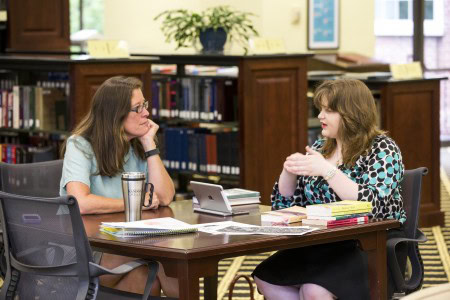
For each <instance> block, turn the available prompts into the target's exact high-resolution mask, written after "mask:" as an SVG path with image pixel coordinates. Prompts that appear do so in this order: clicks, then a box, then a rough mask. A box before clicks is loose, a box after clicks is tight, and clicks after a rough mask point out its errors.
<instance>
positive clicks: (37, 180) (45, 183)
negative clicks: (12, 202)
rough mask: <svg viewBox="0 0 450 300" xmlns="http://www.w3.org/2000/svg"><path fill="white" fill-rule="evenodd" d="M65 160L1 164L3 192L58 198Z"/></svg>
mask: <svg viewBox="0 0 450 300" xmlns="http://www.w3.org/2000/svg"><path fill="white" fill-rule="evenodd" d="M62 168H63V160H62V159H59V160H50V161H45V162H37V163H29V164H7V163H0V174H1V185H0V187H1V191H3V192H6V193H12V194H17V195H23V196H40V197H58V196H59V182H60V180H61V174H62Z"/></svg>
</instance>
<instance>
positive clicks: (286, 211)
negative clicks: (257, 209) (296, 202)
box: [261, 206, 306, 224]
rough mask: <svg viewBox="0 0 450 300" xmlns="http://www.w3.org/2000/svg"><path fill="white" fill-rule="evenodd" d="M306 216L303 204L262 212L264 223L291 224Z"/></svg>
mask: <svg viewBox="0 0 450 300" xmlns="http://www.w3.org/2000/svg"><path fill="white" fill-rule="evenodd" d="M305 218H306V208H305V207H301V206H291V207H288V208H282V209H279V210H272V211H267V212H263V213H261V222H262V223H282V224H290V223H296V222H300V221H301V220H303V219H305Z"/></svg>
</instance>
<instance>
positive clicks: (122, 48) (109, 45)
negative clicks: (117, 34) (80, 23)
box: [87, 40, 130, 58]
mask: <svg viewBox="0 0 450 300" xmlns="http://www.w3.org/2000/svg"><path fill="white" fill-rule="evenodd" d="M87 46H88V52H89V55H90V56H91V57H93V58H124V57H129V56H130V53H129V52H128V45H127V42H125V41H119V40H90V41H88V42H87Z"/></svg>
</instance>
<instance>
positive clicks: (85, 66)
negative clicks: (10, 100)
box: [0, 55, 154, 129]
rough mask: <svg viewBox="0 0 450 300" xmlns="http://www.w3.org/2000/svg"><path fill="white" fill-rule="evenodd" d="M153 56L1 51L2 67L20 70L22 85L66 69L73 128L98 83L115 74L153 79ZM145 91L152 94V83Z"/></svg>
mask: <svg viewBox="0 0 450 300" xmlns="http://www.w3.org/2000/svg"><path fill="white" fill-rule="evenodd" d="M153 61H154V58H150V57H137V58H130V59H86V58H85V57H84V56H67V55H1V56H0V69H1V70H8V71H12V72H15V73H17V78H18V82H17V83H18V84H19V85H33V84H35V83H36V77H37V76H36V74H39V73H45V72H67V74H68V81H69V84H70V97H69V99H67V100H68V105H67V107H68V110H69V112H68V116H69V124H70V126H69V127H70V128H69V129H71V128H72V127H73V125H74V124H76V123H77V122H79V121H80V120H81V118H82V117H83V115H84V114H85V113H86V112H87V111H88V109H89V104H90V101H91V99H92V96H93V95H94V93H95V91H96V89H97V88H98V86H99V85H100V84H101V83H102V82H103V81H105V80H106V79H108V78H109V77H112V76H115V75H124V76H135V77H138V78H139V79H140V80H142V82H144V83H149V82H150V81H151V63H152V62H153ZM143 93H144V95H145V97H150V85H149V84H144V88H143Z"/></svg>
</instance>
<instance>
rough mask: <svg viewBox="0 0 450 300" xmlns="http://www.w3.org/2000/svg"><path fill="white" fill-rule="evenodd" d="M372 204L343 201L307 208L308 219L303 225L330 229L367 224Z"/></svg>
mask: <svg viewBox="0 0 450 300" xmlns="http://www.w3.org/2000/svg"><path fill="white" fill-rule="evenodd" d="M371 211H372V204H371V203H370V202H364V201H352V200H343V201H338V202H333V203H324V204H316V205H309V206H306V215H307V217H306V219H304V220H303V221H302V223H303V225H316V226H326V227H328V228H331V227H338V226H349V225H356V224H366V223H368V222H369V214H370V212H371Z"/></svg>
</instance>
